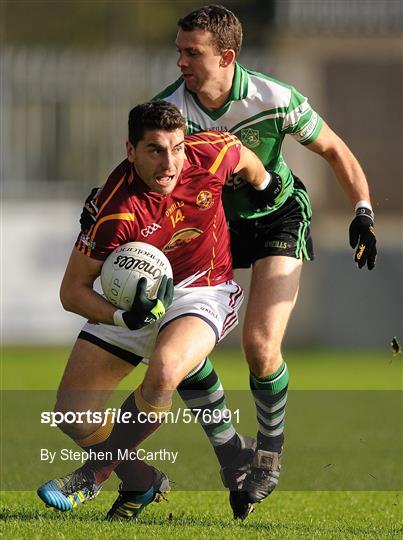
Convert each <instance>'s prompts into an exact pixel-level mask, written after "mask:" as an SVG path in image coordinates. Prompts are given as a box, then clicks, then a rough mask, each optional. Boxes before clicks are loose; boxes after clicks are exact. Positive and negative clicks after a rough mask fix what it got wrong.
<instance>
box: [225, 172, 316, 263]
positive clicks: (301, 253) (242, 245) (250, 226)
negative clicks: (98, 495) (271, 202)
mask: <svg viewBox="0 0 403 540" xmlns="http://www.w3.org/2000/svg"><path fill="white" fill-rule="evenodd" d="M311 217H312V209H311V203H310V201H309V197H308V194H307V192H306V189H305V186H304V184H303V183H302V182H301V180H300V179H299V178H297V177H296V176H294V190H293V193H292V195H290V197H289V198H288V199H287V200H286V202H285V203H284V204H283V205H282V206H281V208H279V209H278V210H276V211H275V212H273V213H272V214H268V215H267V216H263V217H261V218H258V219H242V220H240V221H230V222H229V230H230V235H231V252H232V259H233V267H234V268H249V267H250V266H251V265H252V264H253V263H254V262H255V261H257V260H258V259H263V258H264V257H270V256H273V255H274V256H276V255H283V256H285V257H293V258H294V259H302V260H305V261H311V260H313V258H314V253H313V244H312V238H311V233H310V229H309V226H310V223H311Z"/></svg>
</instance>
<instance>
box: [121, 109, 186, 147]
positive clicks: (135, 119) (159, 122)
mask: <svg viewBox="0 0 403 540" xmlns="http://www.w3.org/2000/svg"><path fill="white" fill-rule="evenodd" d="M156 129H162V130H164V131H175V130H176V129H181V130H183V132H185V129H186V124H185V120H184V118H183V116H182V115H181V113H180V111H179V109H178V108H177V107H175V105H172V103H168V102H167V101H162V100H159V101H147V102H146V103H142V104H141V105H137V106H136V107H134V109H132V110H131V111H130V113H129V141H130V142H131V143H132V144H133V145H134V146H136V144H137V143H138V142H139V141H140V140H141V139H142V138H143V136H144V133H145V132H146V131H147V130H156Z"/></svg>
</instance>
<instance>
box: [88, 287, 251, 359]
mask: <svg viewBox="0 0 403 540" xmlns="http://www.w3.org/2000/svg"><path fill="white" fill-rule="evenodd" d="M242 300H243V290H242V288H241V287H240V286H239V285H238V284H237V283H235V281H232V280H230V281H226V282H225V283H221V284H220V285H216V286H215V287H175V293H174V298H173V302H172V305H171V306H170V307H169V308H168V309H167V312H166V313H165V315H164V316H163V317H162V318H161V319H159V320H158V321H157V322H155V323H154V324H149V325H147V326H145V327H143V328H140V330H127V329H126V328H121V327H120V326H113V325H109V324H102V323H94V322H91V321H88V322H87V323H86V324H85V325H84V326H83V328H82V330H81V332H80V334H79V336H78V337H79V338H80V339H85V340H87V341H90V342H91V343H95V344H96V345H99V346H100V347H101V348H103V349H105V350H107V351H109V352H111V353H113V354H115V355H116V356H119V357H120V358H122V359H123V360H126V361H128V362H130V363H131V364H133V365H137V364H138V363H139V362H141V360H142V359H143V358H147V357H149V356H150V355H151V354H152V352H153V350H154V347H155V342H156V339H157V336H158V333H159V331H160V330H161V329H162V328H164V326H166V325H167V324H169V323H170V322H172V321H173V320H175V319H178V318H179V317H185V316H186V315H194V316H196V317H199V318H200V319H203V320H204V321H205V322H206V323H207V324H208V325H209V326H211V328H212V329H213V331H214V333H215V335H216V342H217V343H218V342H219V341H220V340H221V339H223V338H224V337H225V336H226V335H227V334H228V333H229V332H231V330H232V329H233V328H235V326H236V325H237V324H238V310H239V308H240V306H241V304H242Z"/></svg>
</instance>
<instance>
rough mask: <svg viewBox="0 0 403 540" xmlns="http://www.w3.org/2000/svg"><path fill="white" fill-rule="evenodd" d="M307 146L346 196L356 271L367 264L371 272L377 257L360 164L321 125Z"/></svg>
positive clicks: (343, 145)
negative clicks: (351, 211)
mask: <svg viewBox="0 0 403 540" xmlns="http://www.w3.org/2000/svg"><path fill="white" fill-rule="evenodd" d="M307 147H308V148H309V149H310V150H312V151H313V152H315V153H317V154H319V155H321V156H323V157H324V158H325V159H326V161H327V162H328V163H329V165H330V166H331V167H332V169H333V171H334V173H335V175H336V177H337V179H338V181H339V183H340V185H341V187H342V188H343V190H344V191H345V193H346V194H347V196H348V197H349V199H350V202H351V204H352V207H353V209H354V211H355V213H356V216H355V218H354V219H353V221H352V222H351V225H350V229H349V240H350V246H351V247H352V248H353V249H355V248H356V251H355V255H354V261H355V262H356V263H357V265H358V267H359V268H363V267H364V266H365V265H367V266H368V270H372V269H373V268H374V266H375V262H376V255H377V249H376V238H375V234H374V213H373V211H372V206H371V199H370V195H369V187H368V183H367V179H366V177H365V174H364V171H363V170H362V168H361V165H360V164H359V163H358V160H357V159H356V157H355V156H354V154H353V153H352V152H351V150H350V149H349V148H348V146H347V145H346V144H345V143H344V141H342V139H340V137H339V136H338V135H336V133H335V132H334V131H332V130H331V129H330V127H329V126H328V125H327V124H326V123H325V122H324V123H323V127H322V129H321V131H320V133H319V136H318V137H317V139H316V140H315V141H314V142H312V143H310V144H308V145H307Z"/></svg>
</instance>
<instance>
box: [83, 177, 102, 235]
mask: <svg viewBox="0 0 403 540" xmlns="http://www.w3.org/2000/svg"><path fill="white" fill-rule="evenodd" d="M100 191H101V188H99V187H94V188H92V190H91V193H90V194H89V195H88V197H87V198H86V199H85V203H84V206H83V209H82V212H81V216H80V225H81V232H82V233H83V234H88V232H89V230H90V229H91V227H92V226H93V225H94V223H95V222H96V220H97V214H98V206H97V205H96V200H97V198H98V195H99V192H100Z"/></svg>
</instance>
